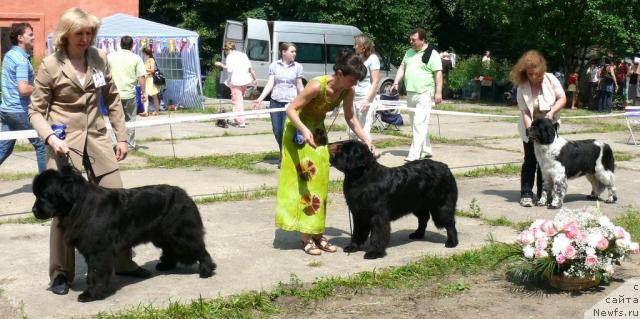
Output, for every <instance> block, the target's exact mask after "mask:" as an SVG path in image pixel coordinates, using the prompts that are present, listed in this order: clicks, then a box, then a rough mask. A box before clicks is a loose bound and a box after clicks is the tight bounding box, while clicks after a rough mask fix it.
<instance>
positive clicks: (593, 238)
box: [587, 230, 603, 247]
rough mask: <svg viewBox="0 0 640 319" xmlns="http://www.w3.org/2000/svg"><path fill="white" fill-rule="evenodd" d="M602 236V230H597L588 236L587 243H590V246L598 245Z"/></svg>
mask: <svg viewBox="0 0 640 319" xmlns="http://www.w3.org/2000/svg"><path fill="white" fill-rule="evenodd" d="M602 238H603V237H602V234H601V233H600V231H599V230H595V231H594V232H592V233H590V234H589V236H587V245H589V247H596V246H598V243H599V242H600V240H601V239H602Z"/></svg>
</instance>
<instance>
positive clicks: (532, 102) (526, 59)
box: [511, 50, 567, 207]
mask: <svg viewBox="0 0 640 319" xmlns="http://www.w3.org/2000/svg"><path fill="white" fill-rule="evenodd" d="M546 71H547V62H546V61H545V59H544V57H543V56H542V55H541V54H540V52H538V51H534V50H532V51H528V52H526V53H525V54H524V55H523V56H522V57H521V58H520V60H518V63H516V65H514V66H513V69H512V70H511V76H512V78H513V81H514V83H515V84H516V85H518V95H517V96H518V108H519V109H520V121H519V122H518V131H519V132H520V137H521V138H522V145H523V147H524V163H523V164H522V170H521V174H520V205H521V206H523V207H532V206H533V205H534V200H535V199H534V196H533V182H534V180H535V181H536V184H537V186H536V188H537V196H538V198H539V197H540V193H541V192H542V176H541V173H540V168H539V167H538V168H537V169H536V167H537V164H538V162H537V161H536V156H535V154H534V152H533V142H532V141H530V140H529V137H528V134H527V132H528V130H529V128H530V127H531V123H532V122H533V120H535V119H540V118H545V117H546V118H548V119H551V120H552V121H553V123H556V129H557V128H558V122H559V120H560V110H561V109H562V108H563V107H564V105H565V104H566V103H567V97H566V96H565V93H564V90H563V89H562V84H561V83H560V81H558V79H557V78H556V77H555V76H553V74H551V73H547V72H546ZM536 172H537V176H536Z"/></svg>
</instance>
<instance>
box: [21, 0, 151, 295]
mask: <svg viewBox="0 0 640 319" xmlns="http://www.w3.org/2000/svg"><path fill="white" fill-rule="evenodd" d="M99 27H100V20H98V18H96V17H95V16H92V15H89V14H88V13H87V12H85V11H83V10H81V9H78V8H72V9H69V10H67V11H66V12H65V13H64V14H63V15H62V17H61V18H60V21H59V22H58V25H57V27H56V30H55V35H54V44H55V46H56V51H55V53H53V54H52V55H50V56H48V57H46V58H44V59H43V60H42V64H40V69H39V70H38V75H37V76H36V79H35V89H34V91H33V94H32V95H31V105H30V107H29V119H30V121H31V124H32V125H33V127H34V129H35V130H36V131H37V132H38V135H40V138H42V140H43V141H45V144H46V145H48V146H49V147H48V148H47V150H48V158H49V159H48V163H47V167H48V168H53V169H58V168H60V167H61V166H62V165H73V166H74V167H75V168H77V169H78V170H80V169H81V168H82V167H83V166H84V168H85V171H86V172H87V176H88V179H89V180H90V181H91V182H92V183H95V184H96V185H100V186H103V187H109V188H121V187H122V180H121V178H120V172H119V171H118V163H117V161H121V160H123V159H124V158H125V157H126V156H127V149H128V148H127V134H126V128H125V121H124V111H123V108H122V104H121V103H120V98H119V96H118V94H117V91H116V86H115V85H114V82H113V80H112V78H111V72H110V71H109V66H108V64H107V58H106V55H105V54H104V53H103V52H101V51H98V50H97V49H95V48H93V47H91V44H92V43H93V42H94V40H95V37H96V33H97V32H98V28H99ZM99 95H102V98H103V100H104V102H105V104H106V105H107V108H108V110H109V121H110V122H111V125H112V127H113V130H114V131H115V135H116V138H117V140H118V142H117V144H116V146H115V148H114V147H113V145H112V144H111V141H110V138H109V137H108V135H107V129H106V125H105V121H104V119H103V118H102V114H101V112H100V107H99V104H98V96H99ZM54 124H64V125H66V138H64V139H60V138H58V137H56V135H54V132H53V130H52V128H51V126H52V125H54ZM114 150H115V154H114ZM57 225H58V220H57V219H56V218H54V219H53V221H52V223H51V238H50V249H51V251H50V260H49V276H50V278H51V280H52V281H51V287H50V290H51V291H52V292H53V293H55V294H66V293H67V292H68V291H69V285H70V283H71V282H72V281H73V278H74V275H75V264H74V261H75V256H74V253H75V250H74V248H73V247H72V246H69V245H68V244H67V243H65V242H64V240H63V237H62V233H61V231H60V229H59V228H58V227H57ZM115 268H116V269H115V270H116V274H120V275H129V276H136V277H143V278H148V277H150V276H151V273H150V272H149V271H147V270H145V269H143V268H140V267H138V265H137V264H136V263H135V262H133V261H132V260H131V251H130V250H128V251H123V252H121V253H119V254H118V255H117V256H116V266H115Z"/></svg>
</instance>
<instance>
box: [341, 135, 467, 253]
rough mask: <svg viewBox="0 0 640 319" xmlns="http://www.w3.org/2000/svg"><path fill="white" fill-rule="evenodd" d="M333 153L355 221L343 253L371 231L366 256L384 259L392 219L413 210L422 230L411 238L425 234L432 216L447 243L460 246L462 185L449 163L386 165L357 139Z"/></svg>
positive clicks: (356, 245) (447, 245)
mask: <svg viewBox="0 0 640 319" xmlns="http://www.w3.org/2000/svg"><path fill="white" fill-rule="evenodd" d="M330 154H331V164H332V165H333V166H334V167H335V168H337V169H338V170H340V171H341V172H343V173H344V186H343V191H344V197H345V199H346V200H347V205H348V206H349V210H351V214H352V215H353V220H354V229H353V235H352V237H351V243H350V244H349V245H348V246H347V247H345V248H344V251H345V252H354V251H357V250H359V249H360V246H362V245H363V244H364V242H365V241H366V240H367V238H368V237H369V233H371V238H370V243H371V246H372V249H371V251H368V252H367V253H366V254H365V255H364V258H367V259H374V258H380V257H384V256H385V255H386V252H385V250H386V248H387V246H388V245H389V239H390V236H391V226H390V222H391V221H392V220H396V219H398V218H400V217H402V216H405V215H407V214H409V213H413V214H414V215H416V217H418V228H417V229H416V231H415V232H414V233H412V234H411V235H409V238H411V239H419V238H423V237H424V234H425V230H426V228H427V222H428V221H429V217H432V218H433V222H434V224H435V225H436V227H437V228H443V227H444V228H446V230H447V241H446V243H445V246H446V247H455V246H457V245H458V232H457V230H456V221H455V210H456V202H457V201H458V187H457V186H456V180H455V178H454V177H453V174H451V171H450V170H449V167H447V165H446V164H444V163H440V162H436V161H432V160H429V159H425V160H419V161H413V162H409V163H407V164H405V165H403V166H400V167H393V168H389V167H385V166H382V165H380V164H378V162H376V159H375V158H374V156H373V154H371V152H370V151H369V150H368V149H367V146H366V145H365V144H363V143H360V142H357V141H348V142H344V143H336V144H332V145H331V146H330Z"/></svg>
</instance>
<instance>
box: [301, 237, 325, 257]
mask: <svg viewBox="0 0 640 319" xmlns="http://www.w3.org/2000/svg"><path fill="white" fill-rule="evenodd" d="M302 245H303V246H302V250H304V252H305V253H307V254H309V255H312V256H319V255H321V254H322V250H321V249H320V248H318V246H316V243H315V241H314V240H313V239H309V240H307V242H305V241H302Z"/></svg>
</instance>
